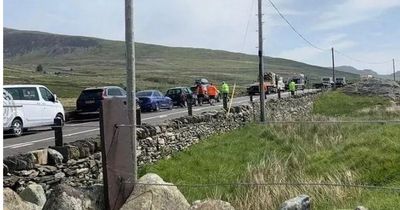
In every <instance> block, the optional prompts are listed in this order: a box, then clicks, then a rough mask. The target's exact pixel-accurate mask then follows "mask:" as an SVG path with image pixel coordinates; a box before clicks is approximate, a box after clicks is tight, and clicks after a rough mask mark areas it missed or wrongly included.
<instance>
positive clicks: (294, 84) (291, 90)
mask: <svg viewBox="0 0 400 210" xmlns="http://www.w3.org/2000/svg"><path fill="white" fill-rule="evenodd" d="M289 91H290V93H291V95H292V96H293V95H294V92H295V91H296V83H295V82H294V81H291V82H290V83H289Z"/></svg>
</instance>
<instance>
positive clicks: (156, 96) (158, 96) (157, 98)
mask: <svg viewBox="0 0 400 210" xmlns="http://www.w3.org/2000/svg"><path fill="white" fill-rule="evenodd" d="M153 99H154V100H155V101H156V103H157V104H158V105H159V106H160V107H164V104H163V101H162V98H161V93H160V92H159V91H154V92H153Z"/></svg>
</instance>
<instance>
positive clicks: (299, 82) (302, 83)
mask: <svg viewBox="0 0 400 210" xmlns="http://www.w3.org/2000/svg"><path fill="white" fill-rule="evenodd" d="M291 81H294V83H296V90H304V89H305V88H306V83H307V80H306V77H305V76H304V74H299V75H295V76H292V77H290V78H289V79H288V80H287V83H286V89H289V83H290V82H291Z"/></svg>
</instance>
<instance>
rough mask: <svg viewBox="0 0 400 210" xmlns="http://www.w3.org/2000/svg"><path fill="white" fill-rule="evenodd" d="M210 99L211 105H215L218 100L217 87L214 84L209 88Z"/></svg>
mask: <svg viewBox="0 0 400 210" xmlns="http://www.w3.org/2000/svg"><path fill="white" fill-rule="evenodd" d="M207 93H208V98H209V100H210V105H211V106H213V105H214V103H213V102H214V100H216V96H217V93H218V90H217V87H215V86H214V85H213V84H212V83H210V85H208V87H207Z"/></svg>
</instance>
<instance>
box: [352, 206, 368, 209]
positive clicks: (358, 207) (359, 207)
mask: <svg viewBox="0 0 400 210" xmlns="http://www.w3.org/2000/svg"><path fill="white" fill-rule="evenodd" d="M354 210H368V209H367V208H365V207H364V206H357V207H356V208H355V209H354Z"/></svg>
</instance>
